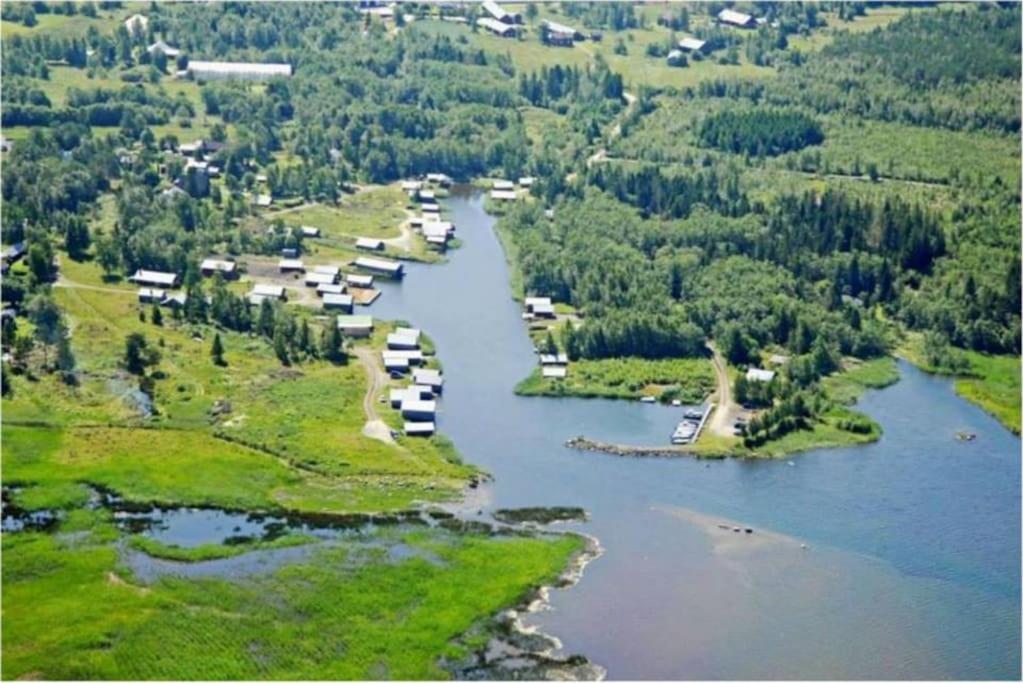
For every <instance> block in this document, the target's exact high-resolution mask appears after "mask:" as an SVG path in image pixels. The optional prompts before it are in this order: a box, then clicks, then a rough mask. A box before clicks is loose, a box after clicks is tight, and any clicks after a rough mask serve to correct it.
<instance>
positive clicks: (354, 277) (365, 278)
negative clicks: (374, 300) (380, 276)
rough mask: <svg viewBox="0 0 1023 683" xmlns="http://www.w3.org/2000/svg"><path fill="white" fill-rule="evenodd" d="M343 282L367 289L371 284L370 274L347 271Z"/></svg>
mask: <svg viewBox="0 0 1023 683" xmlns="http://www.w3.org/2000/svg"><path fill="white" fill-rule="evenodd" d="M345 282H347V283H348V284H349V285H350V286H352V287H359V288H361V289H368V288H369V287H372V286H373V276H372V275H358V274H356V273H347V274H346V275H345Z"/></svg>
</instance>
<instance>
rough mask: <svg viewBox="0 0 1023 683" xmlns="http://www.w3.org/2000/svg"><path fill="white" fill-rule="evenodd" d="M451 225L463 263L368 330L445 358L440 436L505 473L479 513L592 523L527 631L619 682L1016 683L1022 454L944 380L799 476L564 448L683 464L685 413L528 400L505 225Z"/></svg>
mask: <svg viewBox="0 0 1023 683" xmlns="http://www.w3.org/2000/svg"><path fill="white" fill-rule="evenodd" d="M447 207H448V208H449V209H450V211H451V213H452V220H453V221H454V222H455V224H456V226H457V230H458V236H459V238H460V239H461V241H462V243H463V246H462V247H461V248H460V249H458V250H454V251H452V252H451V253H450V259H449V260H450V262H449V263H447V264H445V265H443V266H439V267H438V266H421V265H415V264H413V265H411V266H409V267H408V268H407V276H406V278H405V280H404V282H402V283H400V284H389V283H385V284H383V285H382V287H383V290H384V291H383V296H381V297H380V298H379V299H378V300H377V302H376V303H375V304H373V306H372V307H371V308H370V309H369V312H371V313H372V314H373V315H374V316H376V317H378V318H385V319H398V318H400V319H405V320H408V321H409V322H411V323H412V324H414V325H415V326H417V327H422V328H423V329H424V330H425V331H426V332H427V333H428V334H429V335H430V336H431V337H432V338H433V339H434V340H435V342H436V344H437V349H438V353H439V355H440V358H441V360H442V362H443V365H444V371H445V376H446V383H445V390H444V399H443V401H442V402H441V406H440V410H441V412H440V414H439V417H438V423H439V429H440V430H441V431H442V432H444V433H445V434H447V435H448V436H450V437H451V438H452V439H453V440H454V442H455V444H456V445H457V447H458V448H459V450H460V451H461V452H462V453H463V455H464V456H465V458H466V459H467V460H469V461H470V462H473V463H476V464H479V465H480V466H482V467H484V468H485V469H487V470H488V471H490V472H491V473H492V474H494V476H495V478H496V480H495V482H494V484H493V485H491V486H489V487H487V489H486V490H485V491H484V492H483V497H482V501H483V502H482V504H484V505H485V506H486V507H488V508H489V509H496V508H499V507H520V506H534V505H577V506H581V507H584V508H586V509H587V510H589V511H590V513H591V520H590V521H589V522H587V523H584V524H575V525H571V526H572V527H573V528H578V529H580V530H582V531H585V532H586V533H589V534H592V535H595V536H597V537H598V538H599V539H600V542H601V544H602V545H603V546H604V548H605V550H606V552H605V554H604V555H603V556H602V557H601V558H599V559H598V560H597V561H595V562H594V563H592V564H591V565H590V566H589V567H588V568H587V570H586V574H585V576H584V578H583V580H582V581H581V583H580V584H579V585H577V586H575V587H574V588H572V589H571V590H567V591H558V592H555V593H554V594H553V595H552V607H553V609H551V610H550V611H548V612H544V613H541V614H539V615H536V616H535V617H534V619H533V621H534V623H537V624H538V625H540V626H541V627H542V628H543V629H544V630H545V631H548V632H550V633H552V634H554V635H556V636H558V637H559V638H560V639H561V640H562V641H563V643H564V650H565V651H566V652H569V653H581V654H584V655H586V656H588V657H590V658H591V659H593V660H594V661H596V662H597V663H599V664H601V665H603V666H604V667H606V668H607V670H608V675H609V677H611V678H632V679H636V678H751V677H752V678H783V677H796V678H850V677H851V678H1018V677H1019V676H1020V635H1019V634H1020V590H1019V582H1020V521H1019V520H1020V517H1019V511H1020V441H1019V439H1018V438H1017V437H1015V436H1013V435H1012V434H1010V433H1009V432H1008V431H1006V430H1005V429H1004V428H1002V427H1001V425H999V424H998V423H997V422H996V421H995V420H994V419H993V418H991V417H990V416H988V415H987V414H985V413H984V412H983V411H981V410H980V409H979V408H976V407H975V406H973V405H971V404H969V403H967V402H965V401H963V400H962V399H960V398H958V397H957V396H956V395H955V394H954V392H953V391H952V388H951V384H950V382H949V381H948V380H946V379H942V378H935V377H931V376H928V375H925V374H923V373H921V372H919V371H918V370H916V369H915V368H913V367H912V366H910V365H907V364H905V363H900V364H899V370H900V373H901V375H902V379H901V381H900V382H899V383H897V384H896V385H894V386H892V387H890V388H888V389H885V390H882V391H876V392H870V393H868V394H867V396H865V397H864V399H863V400H862V401H861V404H860V408H861V409H862V410H864V411H865V412H867V413H868V414H870V415H871V416H873V417H874V418H875V419H877V420H878V421H879V422H880V423H881V425H882V427H883V428H884V432H885V433H884V436H883V438H882V439H881V440H880V441H879V442H878V443H876V444H872V445H869V446H863V447H855V448H844V449H831V450H822V451H815V452H810V453H806V454H803V455H800V456H797V457H794V458H792V460H791V463H792V464H791V465H790V464H789V462H786V461H768V462H761V461H732V460H729V461H715V462H709V463H708V462H701V461H697V460H690V459H678V460H659V459H650V460H639V459H632V458H619V457H616V456H611V455H606V454H597V453H589V452H580V451H574V450H571V449H567V448H565V447H564V446H563V444H564V441H565V440H566V439H567V438H569V437H571V436H576V435H579V434H585V435H587V436H590V437H595V438H598V439H601V440H606V441H612V442H626V443H634V444H650V445H653V444H658V445H660V444H667V443H668V439H669V437H670V435H671V432H672V430H673V429H674V427H675V424H676V423H677V422H678V420H679V419H680V417H681V415H680V409H678V408H674V409H673V408H670V407H665V406H660V405H649V404H640V403H638V402H620V401H608V400H598V399H552V398H522V397H517V396H515V395H514V394H513V393H512V388H513V387H514V385H515V384H516V383H517V382H518V381H519V380H521V379H522V378H524V377H525V376H526V375H527V374H528V373H529V372H530V371H531V370H532V369H533V367H534V364H535V362H536V359H535V356H534V355H533V349H532V344H531V343H530V341H529V338H528V335H527V332H526V328H525V325H524V324H523V321H522V320H521V315H520V314H521V308H520V306H519V305H518V304H517V303H516V302H514V301H513V300H512V298H511V291H510V287H509V281H508V271H507V268H506V264H505V259H504V255H503V252H502V250H501V246H500V243H499V242H498V240H497V237H496V235H495V234H494V232H493V223H494V219H493V218H492V217H490V216H488V215H487V214H486V213H485V212H484V211H483V209H482V200H481V198H480V197H479V196H472V195H469V194H466V193H462V194H458V193H456V194H455V196H453V197H452V198H451V199H450V200H448V202H447ZM961 429H965V430H969V431H972V432H975V433H976V434H977V435H978V436H977V440H976V441H974V442H971V443H962V442H959V441H957V440H956V439H955V438H954V435H955V432H956V431H957V430H961ZM723 520H728V521H729V522H730V523H739V524H742V525H744V526H745V525H749V526H752V527H754V528H755V529H756V530H757V533H754V534H753V535H751V536H749V537H747V536H746V535H745V534H742V535H741V537H740V538H735V537H733V536H731V535H730V534H731V532H729V531H724V530H722V529H719V528H718V527H717V524H718V523H722V521H723ZM803 545H806V546H807V548H805V549H804V548H803V547H802V546H803Z"/></svg>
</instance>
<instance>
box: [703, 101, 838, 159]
mask: <svg viewBox="0 0 1023 683" xmlns="http://www.w3.org/2000/svg"><path fill="white" fill-rule="evenodd" d="M697 134H698V136H699V138H700V141H701V142H702V143H703V144H704V145H707V146H708V147H716V148H717V149H720V150H724V151H726V152H732V153H733V154H751V155H756V156H775V155H778V154H784V153H786V152H793V151H796V150H800V149H803V148H804V147H807V146H809V145H819V144H820V143H822V142H823V141H824V133H823V131H822V130H821V127H820V124H819V123H818V122H817V121H815V120H814V119H812V118H810V117H809V116H807V115H806V114H803V113H800V112H793V111H785V110H781V109H763V108H758V109H747V110H735V109H725V110H722V111H719V112H716V113H714V114H710V115H709V116H707V117H706V118H704V119H703V121H702V122H701V123H700V127H699V130H698V133H697Z"/></svg>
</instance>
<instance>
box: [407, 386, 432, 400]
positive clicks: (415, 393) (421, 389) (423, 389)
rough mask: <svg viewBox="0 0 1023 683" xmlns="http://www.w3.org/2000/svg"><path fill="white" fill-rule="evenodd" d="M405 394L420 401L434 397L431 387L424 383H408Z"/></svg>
mask: <svg viewBox="0 0 1023 683" xmlns="http://www.w3.org/2000/svg"><path fill="white" fill-rule="evenodd" d="M405 395H406V396H409V397H411V398H416V399H419V400H421V401H428V400H430V399H432V398H434V393H433V388H431V387H428V386H426V385H425V384H410V385H408V387H407V388H406V389H405Z"/></svg>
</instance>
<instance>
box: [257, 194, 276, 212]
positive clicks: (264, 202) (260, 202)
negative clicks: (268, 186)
mask: <svg viewBox="0 0 1023 683" xmlns="http://www.w3.org/2000/svg"><path fill="white" fill-rule="evenodd" d="M273 203H274V198H273V197H271V196H270V195H268V194H259V195H256V206H258V207H260V208H262V209H265V208H267V207H269V206H270V205H271V204H273Z"/></svg>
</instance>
